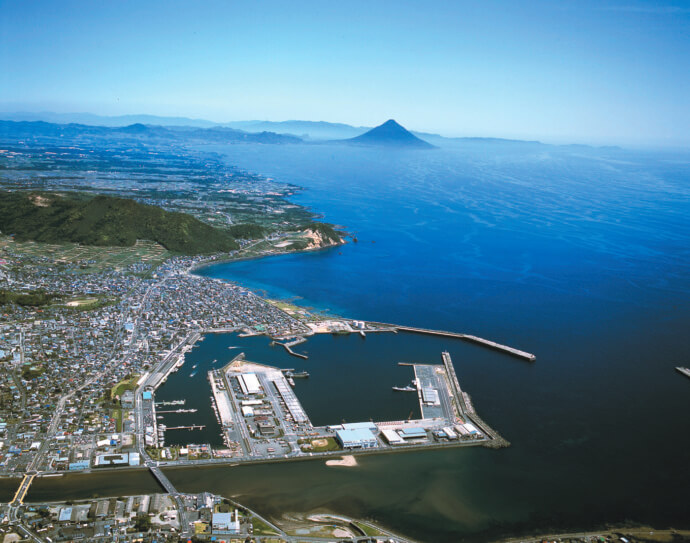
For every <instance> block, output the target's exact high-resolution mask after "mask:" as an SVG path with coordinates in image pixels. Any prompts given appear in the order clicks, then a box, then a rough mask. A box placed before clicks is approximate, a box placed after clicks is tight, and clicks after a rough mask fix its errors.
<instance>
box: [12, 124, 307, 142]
mask: <svg viewBox="0 0 690 543" xmlns="http://www.w3.org/2000/svg"><path fill="white" fill-rule="evenodd" d="M0 137H3V138H61V139H65V138H67V139H76V138H83V137H87V138H89V137H90V138H113V139H120V140H123V139H127V140H137V139H147V140H159V141H180V142H182V141H185V142H189V141H195V140H196V141H199V142H207V143H208V142H211V143H235V142H247V143H299V142H301V141H302V139H301V138H298V137H297V136H292V135H289V134H276V133H274V132H259V133H250V132H244V131H242V130H235V129H234V128H228V127H223V126H213V127H211V128H197V127H190V126H167V127H165V126H158V125H148V124H141V123H135V124H131V125H128V126H118V127H110V126H92V125H84V124H74V123H72V124H55V123H47V122H44V121H0Z"/></svg>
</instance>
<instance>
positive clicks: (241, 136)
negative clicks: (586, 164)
mask: <svg viewBox="0 0 690 543" xmlns="http://www.w3.org/2000/svg"><path fill="white" fill-rule="evenodd" d="M0 119H2V120H4V121H15V122H17V123H22V122H30V123H31V124H30V125H24V126H12V127H10V126H8V125H7V124H6V123H5V122H3V121H2V120H0V137H1V136H3V135H4V136H7V135H10V133H11V135H12V136H16V137H19V136H20V133H21V132H24V135H23V136H21V137H27V136H30V135H31V134H32V133H33V134H34V135H37V134H38V133H39V132H43V133H44V134H43V135H44V136H45V135H48V133H50V132H53V133H54V134H56V135H57V137H67V135H76V134H83V135H101V136H107V135H112V136H119V137H137V136H139V137H158V138H172V139H179V140H183V139H187V140H188V139H198V140H199V141H207V142H208V141H210V142H214V143H225V142H250V143H299V142H302V141H305V142H309V141H314V142H317V141H331V142H335V141H342V140H352V139H355V138H357V137H359V136H364V135H365V134H366V133H367V132H368V131H369V132H370V131H371V130H373V129H372V128H371V127H365V126H351V125H349V124H343V123H329V122H324V121H300V120H292V121H280V122H274V121H259V120H255V121H233V122H228V123H215V122H212V121H207V120H205V119H191V118H188V117H161V116H157V115H120V116H113V117H108V116H102V115H94V114H92V113H53V112H40V113H30V112H24V113H16V112H9V113H1V112H0ZM393 122H394V121H393ZM34 123H35V124H34ZM38 123H43V124H38ZM386 124H387V123H384V124H383V125H382V126H381V127H376V128H381V131H379V130H377V132H376V133H374V136H375V138H376V139H381V140H383V139H385V135H384V134H383V133H382V130H383V127H384V126H385V125H386ZM395 124H396V125H397V126H400V125H398V123H395ZM57 127H59V128H57ZM400 128H402V127H400ZM115 129H120V131H119V132H118V131H117V130H115ZM402 129H403V130H405V129H404V128H402ZM92 130H93V132H92ZM108 130H111V131H110V132H108ZM405 132H407V133H408V134H410V135H412V136H416V138H417V139H420V140H422V141H423V143H430V144H432V146H433V145H436V146H448V145H457V144H460V145H465V144H492V145H511V146H517V145H520V146H525V145H527V146H530V147H533V146H537V145H545V144H543V143H541V142H539V141H525V140H514V139H505V138H489V137H458V138H447V137H444V136H440V135H438V134H431V133H427V132H415V131H407V130H405ZM61 134H62V135H61ZM366 139H368V137H367V138H365V140H366ZM410 141H414V140H410ZM412 147H414V145H412ZM558 147H562V148H563V147H564V148H580V149H592V148H593V147H591V146H589V145H560V146H558ZM420 148H421V147H420ZM599 149H607V150H613V149H619V148H617V147H611V146H607V147H599Z"/></svg>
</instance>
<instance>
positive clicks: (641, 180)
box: [32, 141, 690, 542]
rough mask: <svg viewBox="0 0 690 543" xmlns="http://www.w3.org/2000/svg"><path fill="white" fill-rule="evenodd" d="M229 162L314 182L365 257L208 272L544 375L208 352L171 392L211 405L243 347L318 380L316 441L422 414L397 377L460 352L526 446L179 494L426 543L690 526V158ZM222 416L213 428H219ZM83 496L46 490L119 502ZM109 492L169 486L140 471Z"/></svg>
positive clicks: (377, 346)
mask: <svg viewBox="0 0 690 543" xmlns="http://www.w3.org/2000/svg"><path fill="white" fill-rule="evenodd" d="M207 150H208V149H207ZM212 150H213V151H215V152H220V153H222V154H223V155H224V157H225V160H227V162H228V163H229V164H232V165H237V166H239V167H241V168H244V169H246V170H247V171H251V172H253V173H257V174H261V175H263V176H266V177H272V178H275V179H277V180H279V181H284V182H288V183H294V184H296V185H299V186H301V187H304V190H303V191H302V192H300V193H299V194H298V195H297V196H295V197H294V201H295V202H296V203H299V204H302V205H305V206H309V207H310V208H312V209H313V210H314V211H315V212H318V213H322V214H323V220H325V221H328V222H331V223H335V224H339V225H342V226H343V227H344V228H345V229H346V230H347V231H349V232H351V233H354V234H356V236H357V238H358V240H359V241H358V243H348V244H347V245H345V246H342V247H338V248H335V249H329V250H324V251H318V252H312V253H303V254H294V255H287V256H277V257H271V258H264V259H260V260H252V261H244V262H238V263H232V264H219V265H214V266H212V267H209V268H206V269H204V270H203V271H202V272H201V273H203V274H206V275H210V276H213V277H218V278H221V279H225V280H230V281H237V282H240V283H242V284H244V285H247V286H249V287H253V288H256V289H260V290H263V291H265V292H266V293H267V294H268V295H269V296H271V297H274V298H287V299H296V301H297V303H300V304H303V305H305V306H309V307H314V308H317V309H320V310H329V311H331V312H334V313H337V314H340V315H343V316H348V317H353V318H358V319H367V320H378V321H383V322H392V323H400V324H409V325H417V326H424V327H430V328H437V329H445V330H452V331H458V332H467V333H472V334H476V335H479V336H482V337H485V338H489V339H492V340H495V341H498V342H501V343H505V344H508V345H511V346H513V347H517V348H519V349H523V350H526V351H529V352H532V353H535V354H536V356H537V360H536V362H535V363H533V364H530V363H527V362H523V361H521V360H519V359H515V358H511V357H509V356H505V355H501V354H499V353H496V352H494V351H489V350H487V349H483V348H479V347H476V346H472V345H468V344H466V343H463V342H461V341H457V340H456V341H452V340H443V339H434V338H429V337H422V336H417V335H411V334H398V335H393V334H384V335H380V336H374V335H370V336H369V337H367V338H366V339H365V340H362V339H361V338H359V337H358V336H350V337H347V338H342V337H331V336H321V337H318V338H315V339H312V340H309V341H308V342H307V343H304V344H302V345H300V346H299V347H298V350H299V351H302V352H308V353H309V360H308V361H301V360H299V359H295V358H291V357H289V356H288V355H287V354H285V353H284V351H283V350H282V349H280V348H271V347H270V346H269V340H268V339H266V338H252V339H251V340H240V339H239V338H237V337H236V336H234V335H219V336H209V337H207V338H206V340H205V341H204V342H202V343H201V344H200V347H199V348H198V349H195V350H194V351H192V353H191V354H190V355H189V356H188V362H187V364H188V365H190V364H191V365H193V364H197V363H198V364H200V365H199V367H198V371H199V372H200V373H199V375H197V376H196V377H194V379H192V380H189V381H185V382H184V383H181V384H180V383H177V381H176V380H175V379H177V378H181V377H180V376H185V377H187V376H188V373H187V372H191V369H190V368H187V367H185V368H183V370H180V372H179V375H177V377H176V378H175V379H171V383H170V386H169V387H168V388H167V389H166V390H165V392H164V390H163V389H161V391H160V392H161V394H164V393H165V394H170V396H171V397H173V396H175V397H177V396H179V395H180V394H181V393H182V392H181V391H182V390H183V389H184V387H185V386H189V387H191V386H192V385H194V383H197V384H198V387H200V388H198V389H197V388H195V389H194V390H198V391H199V392H194V393H195V394H198V395H199V397H200V402H201V403H203V404H204V405H206V403H207V398H208V396H209V391H208V387H207V385H205V383H206V381H205V373H206V371H207V370H208V367H209V365H211V364H212V360H213V359H218V360H219V363H224V362H225V361H227V359H228V357H230V356H234V354H235V353H237V352H238V350H228V349H227V347H228V346H230V345H231V346H237V347H239V348H241V350H242V351H244V352H246V354H247V357H248V358H249V359H252V360H256V361H260V362H265V363H269V364H275V365H280V366H283V367H285V366H286V365H287V366H288V367H290V366H293V367H297V368H299V369H307V370H308V371H310V373H311V374H312V377H310V379H309V380H306V381H303V382H298V383H297V387H296V392H297V394H298V396H299V397H300V398H301V399H302V402H303V404H304V406H305V409H306V411H307V413H308V414H309V416H310V417H311V418H312V420H314V422H316V423H317V424H326V423H330V422H340V420H336V419H338V418H339V417H340V416H342V417H343V418H345V419H347V420H348V421H352V420H357V419H358V418H359V419H364V420H367V419H369V418H374V419H377V418H378V417H379V416H380V417H400V416H402V417H404V416H407V411H408V409H413V408H414V406H411V405H410V404H409V403H406V400H405V399H403V398H402V397H399V396H395V397H394V396H392V394H391V391H390V386H391V385H393V384H404V382H405V381H406V380H407V379H409V377H410V376H409V375H408V374H407V373H405V371H404V370H403V369H402V368H399V367H396V361H400V360H408V361H409V360H421V361H426V362H430V363H435V362H436V363H438V362H440V352H441V351H442V350H444V349H448V350H449V351H450V352H451V354H452V356H453V361H454V364H455V368H456V372H457V374H458V378H459V379H460V382H461V385H462V387H463V389H465V390H466V391H467V392H469V393H470V394H471V396H472V398H473V401H474V404H475V406H476V408H477V411H478V413H479V414H480V415H481V417H482V418H483V419H484V420H486V421H487V422H488V423H489V424H490V425H491V426H492V427H494V428H495V429H496V430H497V431H498V432H500V433H501V435H503V436H504V437H505V438H506V439H508V440H509V441H510V442H511V446H510V447H509V448H507V449H501V450H489V449H484V448H470V449H446V450H436V451H422V452H418V453H405V454H388V455H378V456H371V457H361V458H360V459H359V465H358V466H357V467H354V468H338V467H327V466H325V464H324V462H323V461H309V462H297V463H287V464H286V463H276V464H266V465H254V466H242V467H224V468H209V469H180V470H169V477H170V478H171V480H172V481H173V483H174V484H175V485H176V486H177V487H178V489H180V490H185V491H202V490H210V491H213V492H218V493H221V494H224V495H227V496H236V497H237V498H238V499H239V500H240V501H241V502H243V503H246V504H247V505H248V506H250V507H253V508H255V509H256V510H258V511H260V512H262V513H263V514H266V515H269V516H272V517H274V518H280V517H281V515H283V514H285V513H289V512H310V511H333V512H336V513H341V514H345V515H351V516H354V517H364V518H370V519H373V520H375V521H377V522H380V523H382V524H384V525H385V526H387V527H389V528H391V529H393V530H395V531H398V532H401V533H403V534H406V535H408V536H411V537H414V538H416V539H418V540H420V541H427V542H445V541H448V542H454V541H488V540H494V539H496V538H499V537H503V536H506V535H510V536H519V535H522V534H528V533H529V534H543V533H552V532H553V531H567V530H573V529H594V528H598V527H601V526H602V525H604V524H621V523H626V522H631V523H643V524H650V525H652V526H655V527H657V528H666V527H676V528H681V527H685V528H689V527H690V514H688V506H689V505H690V379H688V378H686V377H683V376H682V375H680V374H679V373H677V372H675V371H674V367H675V366H678V365H684V366H690V333H689V328H690V153H686V154H682V153H672V152H651V151H626V150H619V149H591V148H586V147H555V146H545V145H536V144H516V143H500V142H482V141H474V142H472V141H467V142H465V143H462V144H456V145H454V146H453V147H451V148H444V149H436V150H431V151H405V152H402V151H380V150H374V149H363V148H351V147H344V146H335V145H285V146H276V145H230V146H225V147H214V148H212ZM228 353H230V354H228ZM173 381H174V382H173ZM176 383H177V384H176ZM322 385H323V386H322ZM166 386H167V385H166ZM194 386H197V385H194ZM329 386H331V387H332V388H330V389H329V388H328V387H329ZM189 390H191V389H189ZM394 401H395V402H400V403H399V404H395V403H394ZM205 409H206V411H208V413H207V414H206V415H203V413H202V411H199V413H198V414H196V415H194V416H195V417H201V416H202V415H203V416H206V417H207V418H209V420H210V422H209V428H210V427H211V426H212V425H213V423H214V421H213V420H211V419H212V414H211V413H210V411H209V409H208V406H207V405H206V407H205ZM170 437H171V439H174V438H175V437H176V436H174V435H171V436H170ZM67 483H68V481H67V478H66V480H65V481H64V482H54V481H51V480H48V479H46V480H44V481H38V482H37V483H35V484H34V485H33V486H32V499H34V500H39V499H42V498H45V499H48V498H50V499H56V498H55V492H56V491H57V492H61V493H63V494H64V493H65V492H67V490H66V489H69V492H74V493H75V495H76V494H80V495H84V494H86V495H88V494H89V493H93V492H98V493H101V494H103V490H102V488H101V487H102V485H103V481H102V479H100V478H98V477H96V476H91V477H90V478H89V477H81V478H79V479H77V478H76V477H73V478H70V479H69V484H67ZM110 484H113V485H115V486H116V488H117V491H118V492H121V493H125V492H130V493H131V492H134V491H145V490H150V488H151V487H153V488H155V484H154V483H153V481H152V480H150V479H146V478H145V477H142V476H141V475H140V474H132V475H130V474H126V473H123V474H118V478H117V481H111V483H110ZM99 485H101V486H99ZM70 496H71V494H70Z"/></svg>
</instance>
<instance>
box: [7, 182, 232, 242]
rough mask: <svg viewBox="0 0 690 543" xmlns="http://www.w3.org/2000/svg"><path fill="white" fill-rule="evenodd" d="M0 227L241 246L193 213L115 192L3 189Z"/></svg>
mask: <svg viewBox="0 0 690 543" xmlns="http://www.w3.org/2000/svg"><path fill="white" fill-rule="evenodd" d="M0 231H1V232H2V233H3V234H6V235H12V234H13V235H14V236H15V239H17V240H18V241H22V240H33V241H40V242H45V243H61V242H73V243H81V244H84V245H100V246H132V245H134V244H135V243H136V241H137V240H138V239H145V240H151V241H156V242H158V243H160V244H161V245H163V246H164V247H165V248H166V249H168V250H170V251H174V252H178V253H183V254H209V253H215V252H226V251H231V250H233V249H237V248H238V244H237V242H236V241H235V239H234V238H233V237H232V236H231V235H230V234H229V233H227V232H224V231H222V230H219V229H217V228H214V227H212V226H210V225H208V224H206V223H203V222H201V221H199V220H198V219H196V218H194V217H192V216H191V215H187V214H185V213H174V212H170V211H165V210H164V209H161V208H159V207H156V206H150V205H145V204H140V203H138V202H136V201H134V200H129V199H125V198H115V197H112V196H95V197H90V196H84V195H70V196H67V195H61V194H53V193H43V192H31V193H28V192H5V191H0Z"/></svg>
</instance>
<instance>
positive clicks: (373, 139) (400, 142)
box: [344, 119, 435, 149]
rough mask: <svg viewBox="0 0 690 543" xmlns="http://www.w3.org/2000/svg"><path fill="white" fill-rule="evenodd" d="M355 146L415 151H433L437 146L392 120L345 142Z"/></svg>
mask: <svg viewBox="0 0 690 543" xmlns="http://www.w3.org/2000/svg"><path fill="white" fill-rule="evenodd" d="M344 143H349V144H354V145H376V146H379V147H381V146H382V147H405V148H414V149H433V148H434V147H435V146H434V145H431V144H430V143H428V142H426V141H424V140H422V139H420V138H418V137H417V136H415V135H414V134H412V133H411V132H409V131H408V130H406V129H405V128H403V127H402V126H400V125H399V124H398V123H397V122H396V121H394V120H393V119H390V120H388V121H386V122H385V123H383V124H382V125H379V126H377V127H375V128H372V129H371V130H369V131H368V132H365V133H364V134H362V135H361V136H356V137H354V138H350V139H347V140H344Z"/></svg>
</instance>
